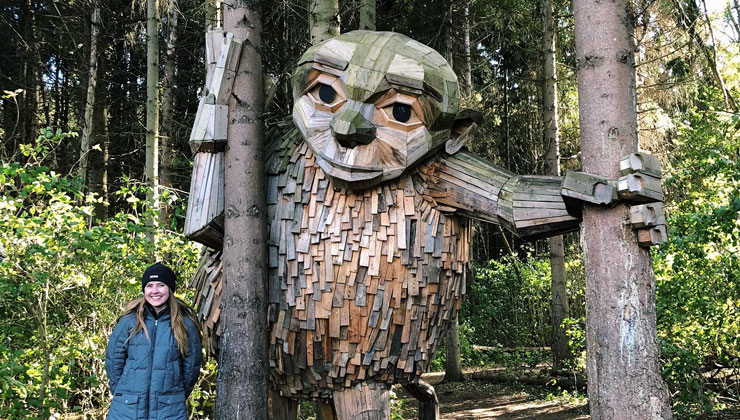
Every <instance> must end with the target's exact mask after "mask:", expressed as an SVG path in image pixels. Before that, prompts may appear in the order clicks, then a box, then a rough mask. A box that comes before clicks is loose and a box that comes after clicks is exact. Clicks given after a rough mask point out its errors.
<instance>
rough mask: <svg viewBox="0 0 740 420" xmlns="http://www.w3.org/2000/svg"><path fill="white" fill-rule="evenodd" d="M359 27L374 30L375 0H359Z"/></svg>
mask: <svg viewBox="0 0 740 420" xmlns="http://www.w3.org/2000/svg"><path fill="white" fill-rule="evenodd" d="M360 29H364V30H367V31H374V30H375V0H361V1H360Z"/></svg>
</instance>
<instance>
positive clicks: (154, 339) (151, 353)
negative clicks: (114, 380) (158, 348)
mask: <svg viewBox="0 0 740 420" xmlns="http://www.w3.org/2000/svg"><path fill="white" fill-rule="evenodd" d="M157 324H159V320H158V319H155V320H154V332H153V333H152V348H151V350H149V387H147V390H146V406H147V410H146V413H147V414H146V416H147V418H149V413H150V412H151V411H152V410H151V407H150V406H149V393H150V392H151V389H150V388H151V385H152V384H151V382H152V380H151V378H152V367H153V365H154V344H155V343H156V342H157Z"/></svg>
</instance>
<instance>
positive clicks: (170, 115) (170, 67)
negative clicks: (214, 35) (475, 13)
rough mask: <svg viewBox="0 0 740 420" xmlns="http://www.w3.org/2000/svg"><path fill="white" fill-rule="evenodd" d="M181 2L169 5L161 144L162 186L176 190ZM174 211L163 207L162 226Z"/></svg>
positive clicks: (161, 208) (160, 170)
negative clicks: (177, 75)
mask: <svg viewBox="0 0 740 420" xmlns="http://www.w3.org/2000/svg"><path fill="white" fill-rule="evenodd" d="M178 9H179V7H178V3H177V0H169V2H168V3H167V29H168V36H167V52H166V54H165V62H164V86H163V90H162V136H161V137H160V142H159V152H160V160H161V161H160V167H159V184H160V185H161V186H162V187H164V188H172V177H173V174H174V172H175V145H176V144H177V141H176V139H175V116H174V109H175V95H174V92H173V90H172V87H173V86H174V85H175V66H176V65H177V55H176V48H177V13H178ZM169 214H170V208H169V205H168V204H167V203H162V205H161V207H160V213H159V223H160V225H162V226H169V224H170V223H169V221H170V217H169Z"/></svg>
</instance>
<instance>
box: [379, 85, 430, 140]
mask: <svg viewBox="0 0 740 420" xmlns="http://www.w3.org/2000/svg"><path fill="white" fill-rule="evenodd" d="M375 109H376V111H375V116H374V117H373V118H375V121H376V122H377V124H379V125H384V126H387V127H391V128H394V129H396V130H401V131H406V132H408V131H411V130H415V129H417V128H419V127H421V126H423V125H424V121H423V120H422V119H421V116H422V112H421V103H420V102H419V98H418V97H417V96H412V95H408V94H405V93H400V92H397V91H395V90H391V91H389V92H388V93H387V94H386V95H385V96H383V97H382V98H380V99H379V100H378V101H377V102H376V104H375Z"/></svg>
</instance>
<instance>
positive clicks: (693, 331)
mask: <svg viewBox="0 0 740 420" xmlns="http://www.w3.org/2000/svg"><path fill="white" fill-rule="evenodd" d="M703 93H704V94H707V95H710V97H711V95H712V94H714V95H715V96H717V94H716V92H715V93H712V92H711V91H708V90H704V91H703ZM684 117H685V118H684V119H683V120H682V121H681V122H680V123H679V125H678V133H677V134H678V136H677V138H676V140H675V142H676V149H675V153H674V154H673V155H672V156H671V159H670V162H669V170H668V171H667V173H668V176H666V178H665V186H666V189H667V193H668V196H669V197H671V199H672V201H673V202H674V203H675V204H674V205H673V206H672V207H671V208H670V214H669V218H668V226H669V229H670V232H669V236H670V239H669V241H668V243H666V244H664V245H662V246H661V247H660V249H659V250H658V252H656V253H655V254H654V264H653V265H654V267H655V273H656V277H657V314H658V333H659V338H660V341H661V346H662V354H663V359H664V377H665V378H666V380H667V382H668V384H669V386H670V387H671V390H672V391H673V394H674V402H675V403H674V405H675V409H676V411H677V412H678V413H682V414H690V415H693V414H691V413H706V412H709V411H711V410H714V409H717V408H721V407H723V405H724V403H723V401H727V398H730V400H732V399H735V400H737V399H738V393H739V392H740V361H739V360H738V357H740V258H739V257H738V255H739V254H740V169H739V167H738V161H737V160H738V154H739V153H740V133H738V129H739V128H740V121H739V119H738V116H737V115H731V114H726V113H722V112H717V111H716V110H715V109H714V108H713V107H712V105H711V102H710V101H704V102H700V104H699V107H698V108H697V109H693V110H689V111H687V112H686V114H685V115H684Z"/></svg>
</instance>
